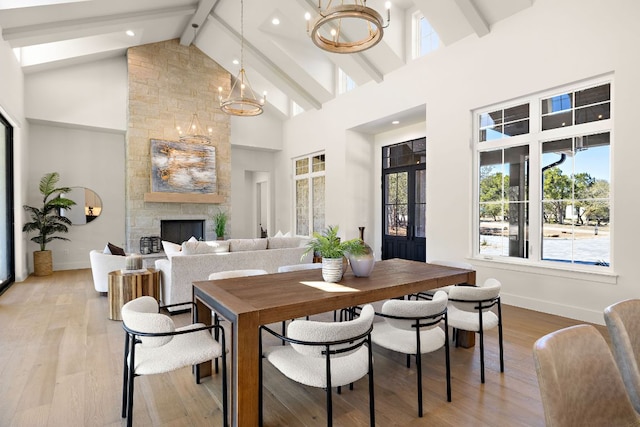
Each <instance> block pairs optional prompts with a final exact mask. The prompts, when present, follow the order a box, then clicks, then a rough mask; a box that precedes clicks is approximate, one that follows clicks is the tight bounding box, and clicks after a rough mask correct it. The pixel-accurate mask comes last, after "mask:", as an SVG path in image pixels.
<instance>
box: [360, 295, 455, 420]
mask: <svg viewBox="0 0 640 427" xmlns="http://www.w3.org/2000/svg"><path fill="white" fill-rule="evenodd" d="M447 300H448V298H447V294H446V293H445V292H444V291H438V292H436V293H435V295H434V296H433V299H432V300H431V301H407V300H395V299H391V300H388V301H386V302H385V303H384V304H383V305H382V310H381V313H376V314H377V315H378V316H382V317H384V320H385V321H384V322H378V323H375V324H374V327H373V332H372V333H371V341H373V342H374V343H375V344H376V345H379V346H381V347H384V348H387V349H389V350H393V351H397V352H399V353H404V354H406V355H407V368H408V367H409V366H410V360H411V359H410V356H412V355H413V356H415V358H416V368H417V369H416V371H417V372H416V374H417V375H416V376H417V379H418V416H419V417H422V357H421V356H422V355H423V354H425V353H431V352H433V351H436V350H439V349H441V348H442V347H444V348H445V353H444V355H445V364H446V376H447V401H449V402H451V367H450V363H449V334H448V326H447ZM441 324H442V326H443V327H444V329H443V328H441V327H440V326H441Z"/></svg>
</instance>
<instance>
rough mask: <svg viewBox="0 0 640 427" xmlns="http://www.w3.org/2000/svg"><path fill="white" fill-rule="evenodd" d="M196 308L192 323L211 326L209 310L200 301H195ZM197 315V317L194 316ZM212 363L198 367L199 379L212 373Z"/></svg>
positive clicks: (205, 363)
mask: <svg viewBox="0 0 640 427" xmlns="http://www.w3.org/2000/svg"><path fill="white" fill-rule="evenodd" d="M195 302H196V306H195V312H194V313H193V317H194V319H193V321H194V322H198V323H204V324H205V325H210V324H211V308H209V307H207V306H206V305H205V304H204V303H203V302H202V301H200V300H199V299H197V298H196V299H195ZM196 313H197V315H196ZM212 363H213V362H211V361H209V362H204V363H201V364H200V365H198V366H199V367H200V378H204V377H209V376H211V373H212V372H213V371H212V369H211V364H212Z"/></svg>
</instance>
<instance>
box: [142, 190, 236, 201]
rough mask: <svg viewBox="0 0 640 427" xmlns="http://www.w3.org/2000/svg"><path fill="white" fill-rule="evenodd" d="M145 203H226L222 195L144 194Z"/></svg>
mask: <svg viewBox="0 0 640 427" xmlns="http://www.w3.org/2000/svg"><path fill="white" fill-rule="evenodd" d="M144 201H145V202H156V203H224V196H222V195H220V194H199V193H162V192H158V193H144Z"/></svg>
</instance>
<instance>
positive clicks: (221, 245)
mask: <svg viewBox="0 0 640 427" xmlns="http://www.w3.org/2000/svg"><path fill="white" fill-rule="evenodd" d="M205 243H207V244H208V245H209V246H211V247H212V248H214V251H213V252H215V253H217V254H220V253H224V252H229V241H228V240H213V241H207V242H205Z"/></svg>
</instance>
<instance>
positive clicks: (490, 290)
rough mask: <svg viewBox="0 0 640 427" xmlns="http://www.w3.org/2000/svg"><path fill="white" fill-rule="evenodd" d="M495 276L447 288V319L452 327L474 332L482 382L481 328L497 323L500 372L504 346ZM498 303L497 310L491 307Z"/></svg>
mask: <svg viewBox="0 0 640 427" xmlns="http://www.w3.org/2000/svg"><path fill="white" fill-rule="evenodd" d="M501 287H502V285H501V284H500V282H499V281H498V280H496V279H487V280H486V281H485V282H484V283H483V284H482V286H453V287H452V288H451V289H449V306H448V311H447V319H448V321H449V326H451V327H452V328H453V329H454V333H453V335H454V339H455V335H456V334H457V331H458V330H464V331H473V332H477V333H478V336H479V341H480V382H482V383H484V331H486V330H488V329H493V328H495V327H496V326H497V327H498V344H499V346H500V372H504V350H503V344H502V307H501V305H500V288H501ZM494 306H495V307H497V311H498V313H497V314H496V313H494V312H493V311H492V308H493V307H494Z"/></svg>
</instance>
